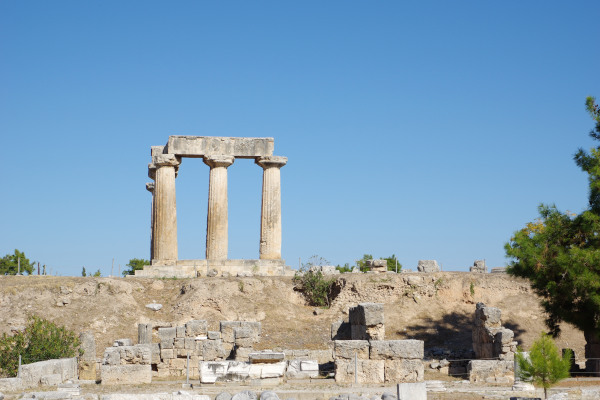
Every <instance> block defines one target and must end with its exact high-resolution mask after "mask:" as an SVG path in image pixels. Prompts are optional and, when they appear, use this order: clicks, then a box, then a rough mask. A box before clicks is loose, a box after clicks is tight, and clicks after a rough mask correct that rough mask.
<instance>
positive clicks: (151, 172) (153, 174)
mask: <svg viewBox="0 0 600 400" xmlns="http://www.w3.org/2000/svg"><path fill="white" fill-rule="evenodd" d="M148 176H149V177H150V178H152V179H153V180H154V179H155V178H156V167H154V164H149V165H148ZM146 190H147V191H149V192H150V193H151V194H152V204H151V205H150V260H153V259H154V182H148V183H146Z"/></svg>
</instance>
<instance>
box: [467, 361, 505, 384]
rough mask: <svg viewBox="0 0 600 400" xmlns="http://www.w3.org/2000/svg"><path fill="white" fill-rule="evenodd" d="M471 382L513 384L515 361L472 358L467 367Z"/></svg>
mask: <svg viewBox="0 0 600 400" xmlns="http://www.w3.org/2000/svg"><path fill="white" fill-rule="evenodd" d="M467 372H468V374H469V380H470V381H471V383H501V384H512V383H513V382H514V380H515V377H514V362H513V361H507V360H471V361H470V362H469V365H468V367H467Z"/></svg>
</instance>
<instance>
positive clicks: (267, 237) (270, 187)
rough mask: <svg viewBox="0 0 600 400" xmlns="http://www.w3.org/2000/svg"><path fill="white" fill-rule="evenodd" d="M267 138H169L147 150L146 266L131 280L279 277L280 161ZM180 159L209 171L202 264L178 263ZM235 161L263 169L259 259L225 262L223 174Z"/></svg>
mask: <svg viewBox="0 0 600 400" xmlns="http://www.w3.org/2000/svg"><path fill="white" fill-rule="evenodd" d="M273 150H274V141H273V138H239V137H207V136H170V137H169V140H168V142H167V144H166V145H165V146H152V147H151V156H152V162H151V163H150V164H149V165H148V176H149V177H150V178H151V179H152V180H153V182H150V183H147V184H146V189H148V191H149V192H150V193H152V219H151V244H150V258H151V260H152V261H151V265H149V266H145V267H144V270H142V271H136V273H135V274H136V276H152V277H196V276H217V275H226V276H227V275H242V276H243V275H244V274H251V273H252V274H260V275H284V274H287V273H289V268H287V267H286V266H285V261H284V260H283V259H282V258H281V181H280V168H281V167H283V166H284V165H285V164H286V163H287V158H286V157H280V156H274V155H273ZM183 157H191V158H202V159H203V161H204V163H205V164H206V165H208V166H209V167H210V172H209V189H208V216H207V222H206V258H205V259H195V260H179V258H178V254H177V206H176V202H175V178H176V177H177V172H178V169H179V166H180V164H181V159H182V158H183ZM236 158H246V159H248V158H250V159H254V161H255V163H256V164H257V165H259V166H260V167H261V168H262V169H263V185H262V209H261V223H260V245H259V258H258V259H255V260H230V259H229V258H228V256H227V248H228V213H227V203H228V202H227V168H228V167H230V166H231V165H232V164H233V163H234V161H235V159H236Z"/></svg>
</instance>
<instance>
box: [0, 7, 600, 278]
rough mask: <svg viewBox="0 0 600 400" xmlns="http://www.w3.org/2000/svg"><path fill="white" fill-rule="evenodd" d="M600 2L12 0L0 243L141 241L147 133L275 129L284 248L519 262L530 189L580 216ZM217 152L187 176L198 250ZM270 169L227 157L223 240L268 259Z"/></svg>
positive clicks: (56, 254) (45, 256)
mask: <svg viewBox="0 0 600 400" xmlns="http://www.w3.org/2000/svg"><path fill="white" fill-rule="evenodd" d="M599 15H600V3H599V2H598V1H578V2H560V1H545V2H542V1H508V2H491V1H456V2H449V1H424V2H392V1H381V2H366V1H327V2H323V1H302V2H276V1H255V2H249V1H223V2H203V1H178V2H157V1H143V2H141V1H139V2H133V1H102V2H100V1H87V2H81V1H55V2H48V1H27V2H24V1H8V0H7V1H2V2H0V54H1V56H0V57H1V61H0V137H1V139H2V140H1V142H0V143H1V146H2V150H3V156H2V157H1V158H0V165H1V167H2V179H1V182H2V184H1V195H0V221H1V222H0V225H1V226H2V229H0V255H3V254H7V253H12V251H13V250H14V249H15V248H18V249H19V250H22V251H25V253H26V254H27V256H28V257H29V258H30V259H33V260H36V261H40V262H41V263H42V264H46V265H47V266H48V268H52V270H53V273H58V274H62V275H79V274H80V273H81V268H82V267H83V266H85V267H86V269H87V270H88V271H90V270H94V271H95V270H96V269H100V270H101V271H102V273H103V275H108V274H110V272H111V262H112V259H113V258H114V260H115V271H114V273H115V274H116V273H117V268H118V265H121V266H122V267H123V266H124V265H125V264H126V263H127V261H128V260H129V259H130V258H134V257H136V258H148V257H149V235H150V201H151V196H150V194H149V193H148V192H147V191H146V190H145V183H146V182H147V181H148V178H147V164H148V162H149V158H150V156H149V153H150V146H152V145H163V144H165V143H166V141H167V139H168V136H169V135H201V136H250V137H274V138H275V154H276V155H282V156H287V157H288V158H289V161H288V165H286V166H285V167H284V168H283V169H282V170H281V174H282V191H283V193H282V206H283V249H282V250H283V257H284V258H285V259H286V261H287V262H288V264H289V265H292V266H294V267H297V265H298V259H299V258H302V260H303V261H306V259H308V258H309V257H310V256H311V255H313V254H318V255H319V256H321V257H324V258H326V259H327V260H329V261H330V262H331V263H333V264H343V263H346V262H349V263H353V262H354V260H357V259H359V258H360V257H361V256H362V254H364V253H370V254H373V255H374V256H375V257H379V256H382V257H385V256H388V255H391V254H392V253H394V254H396V255H397V256H398V259H399V260H400V262H401V263H402V264H403V265H404V267H406V268H412V269H415V267H416V264H417V261H418V260H419V259H436V260H438V262H439V263H441V264H442V266H443V268H444V269H445V270H467V269H468V267H469V265H472V264H473V261H474V260H476V259H482V258H485V259H486V260H487V264H488V266H490V267H494V266H503V265H505V264H506V261H507V260H506V259H505V257H504V250H503V245H504V243H505V242H506V241H507V240H508V239H509V238H510V236H511V234H512V233H513V232H514V231H515V230H517V229H519V228H520V227H522V226H523V225H524V224H525V223H526V222H528V221H530V220H532V219H534V218H535V217H536V216H537V206H538V204H539V203H541V202H544V203H556V205H557V206H558V207H559V208H560V209H562V210H566V209H568V210H571V211H574V212H580V211H581V210H583V209H584V208H585V207H586V204H587V199H586V196H587V180H586V176H585V174H583V173H582V172H581V171H580V170H579V169H578V168H577V167H576V165H575V164H574V163H573V161H572V156H573V154H574V153H575V151H576V150H577V148H578V147H584V148H589V147H591V146H592V145H593V142H592V141H591V139H589V138H588V137H587V133H588V132H589V130H590V129H591V128H592V126H593V123H592V120H591V119H590V118H589V117H588V116H587V114H586V112H585V110H584V100H585V97H586V96H588V95H594V96H598V97H600V80H599V79H598V65H600V48H599V47H598V38H599V37H600V34H599V33H600V25H599V24H598V16H599ZM208 171H209V170H208V167H207V166H206V165H204V164H203V163H202V161H201V160H199V159H184V161H183V163H182V165H181V169H180V173H179V177H178V178H177V206H178V209H177V212H178V236H179V257H180V258H181V259H192V258H204V252H205V240H206V238H205V232H206V207H207V203H208V199H207V192H208ZM261 176H262V170H261V168H260V167H258V166H256V165H254V164H253V163H252V162H251V161H249V160H236V162H235V163H234V165H233V166H232V167H230V168H229V230H230V231H229V256H230V258H257V257H258V243H259V231H260V193H261Z"/></svg>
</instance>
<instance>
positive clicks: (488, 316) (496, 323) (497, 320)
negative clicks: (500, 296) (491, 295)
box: [475, 303, 502, 328]
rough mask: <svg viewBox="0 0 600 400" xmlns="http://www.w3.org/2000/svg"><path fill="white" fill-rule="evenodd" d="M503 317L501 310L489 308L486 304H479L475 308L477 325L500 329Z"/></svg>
mask: <svg viewBox="0 0 600 400" xmlns="http://www.w3.org/2000/svg"><path fill="white" fill-rule="evenodd" d="M501 315H502V312H501V311H500V309H499V308H496V307H487V306H486V305H485V304H484V303H477V304H476V306H475V325H476V326H486V327H488V328H500V327H501V323H502V322H501Z"/></svg>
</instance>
